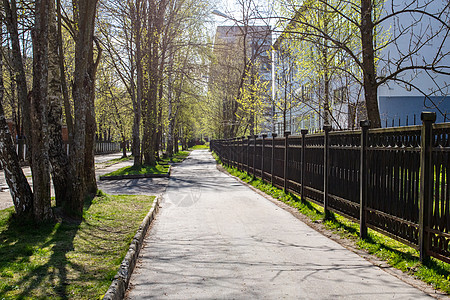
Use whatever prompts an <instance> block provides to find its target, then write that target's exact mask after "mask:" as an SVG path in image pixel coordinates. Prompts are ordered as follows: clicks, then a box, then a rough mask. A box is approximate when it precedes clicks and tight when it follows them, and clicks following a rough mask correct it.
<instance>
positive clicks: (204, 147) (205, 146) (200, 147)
mask: <svg viewBox="0 0 450 300" xmlns="http://www.w3.org/2000/svg"><path fill="white" fill-rule="evenodd" d="M189 149H191V150H201V149H209V143H206V144H204V145H195V146H193V147H191V148H189Z"/></svg>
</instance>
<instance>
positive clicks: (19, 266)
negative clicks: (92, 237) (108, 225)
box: [0, 197, 93, 299]
mask: <svg viewBox="0 0 450 300" xmlns="http://www.w3.org/2000/svg"><path fill="white" fill-rule="evenodd" d="M92 200H93V197H89V199H86V201H85V203H84V210H87V209H89V207H90V206H91V204H92ZM60 218H61V215H59V217H58V218H57V220H58V221H53V222H48V223H43V224H38V225H37V224H33V223H24V222H22V221H21V220H17V219H15V218H14V217H12V216H11V217H10V219H9V221H8V223H7V228H6V230H4V231H2V232H0V241H1V244H0V278H1V277H3V276H4V274H6V273H8V272H9V273H11V272H12V273H17V274H20V277H19V278H18V279H17V280H14V279H13V280H11V282H10V284H3V285H1V284H0V299H3V298H8V297H10V296H11V295H10V294H9V292H10V291H12V290H14V289H19V291H20V292H19V293H17V294H14V298H17V299H23V298H29V297H31V298H33V299H35V298H57V299H69V292H68V290H67V287H68V286H69V281H70V280H69V279H68V267H70V268H72V269H81V268H83V267H82V266H79V265H77V264H76V263H74V262H72V261H70V259H69V257H68V253H69V252H70V251H72V250H74V239H75V236H76V235H77V233H78V231H79V229H80V225H81V223H82V219H81V218H78V219H76V218H70V217H67V216H65V217H64V219H63V220H61V219H60ZM48 252H51V255H50V256H48V254H49V253H48ZM80 271H83V270H80ZM13 278H14V277H13ZM39 289H41V290H39ZM36 293H37V294H36ZM49 293H50V294H49ZM8 294H9V295H8Z"/></svg>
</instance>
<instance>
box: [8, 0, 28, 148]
mask: <svg viewBox="0 0 450 300" xmlns="http://www.w3.org/2000/svg"><path fill="white" fill-rule="evenodd" d="M10 2H11V3H10ZM3 8H4V10H5V19H4V20H5V23H6V27H7V29H8V32H9V36H10V39H11V49H12V51H11V52H12V66H13V69H14V77H15V81H16V84H17V96H18V98H19V103H20V106H21V107H22V113H23V127H24V128H23V129H24V134H25V136H26V138H27V141H28V146H31V118H30V117H31V108H30V101H29V99H28V88H27V80H26V76H25V69H24V67H23V59H22V54H21V50H20V42H19V31H18V25H17V6H16V0H11V1H8V0H3ZM28 151H31V147H28Z"/></svg>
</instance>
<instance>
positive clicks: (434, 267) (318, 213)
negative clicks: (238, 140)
mask: <svg viewBox="0 0 450 300" xmlns="http://www.w3.org/2000/svg"><path fill="white" fill-rule="evenodd" d="M213 156H214V158H215V159H216V161H217V162H218V163H219V164H222V162H221V160H220V158H219V157H218V156H217V155H216V154H215V153H213ZM222 165H223V167H224V168H225V169H226V170H227V171H228V173H230V174H231V175H232V176H235V177H238V178H239V179H241V180H242V181H244V182H246V183H248V184H250V185H252V186H253V187H255V188H257V189H259V190H261V191H262V192H264V193H266V194H268V195H270V196H272V197H273V198H275V199H278V200H279V201H282V202H284V203H285V204H287V205H289V206H291V207H294V208H296V209H298V211H299V212H301V213H302V214H304V215H306V216H308V217H309V218H310V219H311V220H312V221H317V220H323V219H324V212H323V208H322V207H321V206H319V205H316V204H314V203H311V202H309V201H300V197H298V196H296V195H294V194H291V193H284V191H283V190H282V189H279V188H277V187H274V186H272V185H271V184H270V183H265V182H263V181H262V180H261V179H259V178H254V177H253V176H252V175H248V174H247V173H246V172H241V171H239V170H238V169H236V168H230V167H227V166H226V165H224V164H222ZM323 224H324V226H325V228H327V229H328V230H331V231H332V232H333V233H336V234H339V236H340V237H342V238H347V239H350V240H352V241H353V242H354V244H355V245H356V246H357V247H359V248H360V249H364V250H366V251H367V252H368V253H369V254H372V255H375V256H377V257H378V258H379V259H381V260H383V261H385V262H386V263H387V264H389V265H390V266H392V267H394V268H396V269H399V270H401V271H403V272H405V273H408V274H410V275H413V276H414V277H416V278H417V279H420V280H422V281H423V282H426V283H428V284H430V285H431V286H432V287H433V288H435V289H439V290H441V291H442V292H444V293H447V294H449V293H450V264H448V263H445V262H442V261H440V260H437V259H435V258H430V259H429V260H428V261H427V262H425V263H423V264H422V263H420V261H419V252H418V251H417V250H415V249H414V248H411V247H409V246H407V245H405V244H402V243H400V242H398V241H396V240H394V239H391V238H389V237H387V236H385V235H383V234H381V233H378V232H376V231H374V230H372V229H369V230H368V238H367V239H365V240H361V239H360V238H359V224H357V223H354V222H352V221H350V220H348V219H347V218H345V217H343V216H340V215H338V214H336V213H334V214H333V218H331V219H329V220H326V221H324V222H323Z"/></svg>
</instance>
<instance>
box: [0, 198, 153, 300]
mask: <svg viewBox="0 0 450 300" xmlns="http://www.w3.org/2000/svg"><path fill="white" fill-rule="evenodd" d="M153 200H154V197H150V196H111V195H103V194H100V195H99V196H97V197H96V198H94V199H93V200H92V202H90V203H88V204H87V205H86V206H85V209H84V213H83V221H82V222H75V221H70V222H66V221H64V222H62V223H56V224H54V223H53V224H44V225H40V226H33V225H20V224H19V223H17V222H16V221H14V220H10V217H11V214H12V213H13V208H8V209H6V210H3V211H0V242H1V243H0V299H99V297H101V296H102V295H103V294H104V293H105V292H106V291H107V289H108V287H109V285H110V284H111V281H112V279H113V278H114V276H115V274H116V273H117V270H118V268H119V266H120V263H121V262H122V260H123V258H124V256H125V254H126V252H127V250H128V247H129V244H130V243H131V241H132V238H133V236H134V235H135V233H136V231H137V229H138V227H139V225H140V224H141V222H142V220H143V219H144V217H145V215H146V214H147V213H148V211H149V210H150V208H151V205H152V202H153Z"/></svg>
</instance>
